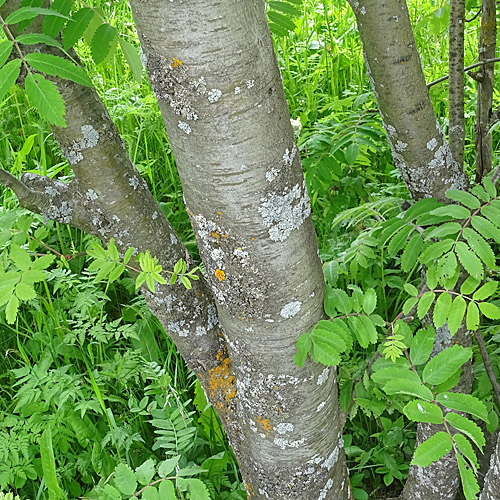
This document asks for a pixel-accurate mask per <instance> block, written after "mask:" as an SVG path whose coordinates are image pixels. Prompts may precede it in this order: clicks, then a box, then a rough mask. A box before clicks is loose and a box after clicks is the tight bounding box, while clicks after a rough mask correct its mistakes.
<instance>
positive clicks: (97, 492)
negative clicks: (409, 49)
mask: <svg viewBox="0 0 500 500" xmlns="http://www.w3.org/2000/svg"><path fill="white" fill-rule="evenodd" d="M408 4H409V7H410V14H411V16H412V21H413V26H414V30H415V36H416V40H417V45H418V49H419V51H420V54H421V57H422V62H423V67H424V71H425V74H426V77H427V81H428V82H431V81H433V80H435V79H437V78H439V77H441V76H443V75H446V74H447V71H448V44H447V29H448V15H449V5H448V3H447V2H446V1H445V0H411V1H409V2H408ZM88 5H90V6H91V7H94V8H97V9H100V11H101V12H102V14H103V16H104V18H105V19H106V20H107V22H109V23H110V24H111V25H113V26H115V27H116V28H117V29H118V30H119V32H120V33H121V34H123V35H125V36H126V37H127V39H128V41H129V42H130V43H132V44H133V45H136V46H138V41H137V38H136V34H135V31H134V25H133V22H132V16H131V12H130V10H129V8H128V6H127V4H126V2H118V1H110V2H105V1H102V0H89V2H88ZM283 5H285V8H283ZM280 7H281V8H280ZM479 7H480V1H478V0H472V1H469V2H468V3H467V10H468V18H470V19H471V20H470V22H468V23H467V28H466V29H467V31H466V45H465V47H466V65H469V64H472V63H474V62H476V61H477V57H478V54H477V47H478V23H479V20H478V18H477V17H476V16H475V15H476V14H477V12H478V9H479ZM268 15H269V19H270V23H271V29H272V32H273V35H274V43H275V49H276V54H277V58H278V63H279V66H280V68H281V72H282V76H283V85H284V88H285V92H286V96H287V100H288V104H289V109H290V115H291V116H292V118H293V123H294V126H295V128H296V133H297V136H298V144H299V147H300V150H301V154H302V161H303V166H304V170H305V176H306V181H307V186H308V189H309V194H310V198H311V203H312V208H313V213H314V222H315V226H316V230H317V233H318V237H319V245H320V250H321V256H322V259H323V262H324V263H325V275H326V276H327V279H328V280H329V283H330V284H332V286H337V287H339V288H342V289H346V288H348V287H351V288H352V287H356V286H360V287H361V288H363V289H367V288H370V287H372V288H374V289H376V290H377V294H378V295H379V297H380V296H382V297H384V301H383V303H382V304H381V307H382V309H383V313H384V316H385V317H393V316H394V315H395V314H397V312H399V310H400V308H401V304H402V301H403V300H404V292H403V289H404V285H405V284H406V283H411V282H413V281H415V280H416V279H418V276H417V273H416V271H415V269H413V271H410V272H409V273H404V272H403V271H402V269H401V266H400V262H399V260H400V259H399V258H396V257H395V256H391V255H382V256H380V254H379V252H378V251H377V249H376V248H375V246H376V240H375V239H374V238H373V237H372V234H371V233H372V230H373V228H374V227H375V226H376V225H377V223H378V222H380V221H381V220H384V219H385V218H388V217H390V216H392V215H394V214H395V213H397V212H398V211H400V210H401V206H402V204H403V203H404V201H405V199H406V198H407V192H406V189H405V187H404V185H403V183H402V181H401V179H400V177H399V174H398V172H397V171H396V169H395V167H394V164H393V162H392V157H391V152H390V149H389V147H388V144H387V141H386V137H385V132H384V130H383V127H382V124H381V121H380V118H379V116H378V112H377V108H376V104H375V100H374V97H373V94H372V91H371V87H370V83H369V80H368V78H367V75H366V71H365V68H364V62H363V56H362V50H361V44H360V41H359V38H358V35H357V31H356V24H355V19H354V15H353V14H352V12H351V10H350V8H349V7H348V5H347V2H345V1H343V0H324V1H323V2H319V1H316V0H303V1H302V0H295V1H292V0H290V1H289V2H269V10H268ZM78 52H79V54H80V56H81V57H82V60H83V63H84V65H86V66H87V68H88V72H89V75H90V77H91V78H92V81H93V84H94V85H95V86H96V88H97V89H98V91H99V94H100V96H101V97H102V99H103V101H104V102H105V104H106V106H107V108H108V110H109V112H110V114H111V117H112V119H113V120H114V122H115V124H116V126H117V128H118V130H119V132H120V134H121V135H122V137H123V138H124V140H125V142H126V145H127V150H128V152H129V154H130V156H131V158H132V160H133V162H134V163H135V165H136V166H137V168H138V169H139V170H140V172H141V174H142V176H143V178H144V179H145V180H146V181H147V183H148V185H149V187H150V189H151V191H152V192H153V194H154V196H155V198H156V199H157V200H158V201H159V202H160V204H161V208H162V210H163V211H164V212H165V214H166V215H167V217H168V218H169V220H170V222H171V223H172V225H173V226H174V228H175V230H176V231H177V232H178V234H179V235H180V236H181V237H182V238H183V240H184V242H185V244H186V245H187V247H188V248H189V250H190V251H191V253H192V254H193V256H196V255H197V249H196V245H195V240H194V235H193V233H192V230H191V227H190V224H189V219H188V217H187V214H186V212H185V209H184V204H183V200H182V190H181V186H180V182H179V178H178V174H177V171H176V168H175V161H174V158H173V156H172V153H171V150H170V147H169V144H168V138H167V136H166V134H165V132H164V126H163V121H162V118H161V115H160V112H159V109H158V107H157V103H156V100H155V98H154V96H153V95H152V92H151V89H150V87H149V84H148V82H147V79H146V78H145V77H143V79H142V81H141V82H140V83H137V82H136V81H135V80H134V78H133V75H132V74H131V72H130V69H129V67H128V65H127V64H126V62H125V60H124V57H123V54H122V53H121V52H120V51H119V50H117V51H116V52H115V53H114V54H113V55H112V57H109V58H108V59H107V60H106V61H105V62H103V63H101V64H100V65H98V66H97V67H95V65H94V63H93V61H92V58H91V55H90V53H89V49H88V47H87V46H86V45H85V44H83V43H81V44H80V45H79V47H78ZM430 93H431V98H432V101H433V104H434V107H435V110H436V112H437V114H438V116H439V117H440V121H441V124H442V126H443V128H444V130H445V133H446V131H447V117H446V114H447V99H448V92H447V85H446V83H441V84H439V85H435V86H433V87H432V88H431V90H430ZM465 95H466V110H465V112H466V125H467V131H466V141H467V142H466V151H465V164H466V168H467V170H468V172H469V173H470V174H471V176H473V173H474V161H475V156H474V152H473V145H474V139H473V136H474V134H473V130H474V120H475V97H476V83H475V81H474V80H473V79H471V78H468V79H467V80H466V89H465ZM498 101H499V96H498V93H496V94H495V97H494V102H495V103H496V104H497V105H498ZM494 107H495V106H494ZM493 142H494V152H496V150H497V148H498V133H497V132H496V131H494V132H493ZM494 157H495V154H494ZM494 161H495V166H496V164H497V163H498V161H497V160H496V158H495V160H494ZM0 166H1V167H2V168H4V169H7V170H10V172H12V173H13V174H15V175H16V174H18V173H20V172H21V171H22V172H33V173H38V174H42V175H49V176H51V177H57V178H58V179H60V180H64V179H65V177H66V178H67V176H70V175H71V171H70V169H69V167H68V165H67V163H66V160H65V159H64V158H63V156H62V154H61V152H60V151H59V150H58V148H57V145H56V143H55V141H54V139H53V137H52V135H51V132H50V128H49V127H48V126H47V125H46V124H44V123H42V122H40V120H39V118H38V117H37V115H36V112H35V111H34V109H33V108H32V107H30V104H29V102H28V100H27V99H26V97H25V94H24V91H23V90H21V89H20V88H18V87H15V88H13V90H12V91H11V93H10V94H9V95H8V97H7V98H6V99H5V100H4V102H3V103H1V104H0ZM0 195H1V196H2V207H1V209H0V245H3V243H4V242H5V241H6V240H7V239H10V238H11V236H12V232H14V233H16V234H17V235H18V240H17V242H18V244H24V243H26V242H27V241H28V240H29V244H30V248H31V249H33V251H35V252H36V253H38V254H42V253H48V254H53V255H55V256H57V257H58V258H57V260H56V262H55V263H54V264H53V265H52V266H51V267H50V268H49V269H48V275H47V278H46V279H45V280H43V281H41V282H40V283H38V284H37V296H36V297H34V298H32V299H30V300H29V301H28V302H26V303H25V304H24V305H22V306H21V309H20V311H19V314H18V315H17V318H16V321H15V323H14V324H9V323H8V322H7V321H6V320H5V306H4V307H1V308H0V351H1V353H2V356H0V491H2V490H3V491H5V492H7V491H12V492H13V493H15V494H17V495H19V497H20V498H21V499H36V500H39V499H46V498H50V500H52V498H51V497H52V493H51V491H54V490H53V488H51V489H50V490H49V489H48V488H47V484H48V483H50V482H51V481H56V484H57V487H58V488H59V491H60V495H61V497H67V498H77V497H92V498H97V497H99V498H117V497H116V495H115V493H114V492H113V491H112V490H111V489H110V488H108V489H106V485H107V484H108V483H109V478H110V475H111V474H112V473H114V474H115V475H117V474H118V475H120V474H121V475H122V476H123V477H126V478H127V480H128V481H129V483H128V484H129V485H130V492H128V491H123V490H122V491H121V493H123V495H126V496H127V497H129V496H131V495H132V494H133V493H135V494H136V496H141V495H142V497H143V498H146V499H151V498H155V496H154V495H155V493H154V492H153V491H152V489H151V490H148V489H147V488H146V490H144V491H142V490H143V489H144V487H145V486H147V484H149V483H150V482H151V481H152V480H154V470H153V465H154V464H156V463H157V462H158V461H161V460H163V461H165V459H170V460H171V462H169V463H168V465H165V471H166V470H167V469H168V467H170V466H172V467H171V470H173V469H174V467H175V466H176V465H177V466H179V467H181V469H182V470H184V471H185V472H184V474H185V477H186V478H188V479H187V480H186V481H188V480H193V481H192V482H191V483H188V482H186V484H185V486H184V487H182V484H181V485H180V486H178V489H177V491H176V494H177V495H178V497H179V498H192V499H197V498H208V497H207V496H203V495H210V498H213V499H232V500H234V499H239V498H241V499H243V498H246V493H245V490H244V488H243V487H242V485H241V483H240V479H239V475H238V468H237V463H236V461H235V459H234V457H233V455H232V451H231V448H230V446H229V445H228V443H227V440H226V438H225V436H224V433H223V431H222V428H221V426H220V424H219V422H218V419H217V417H216V414H215V412H214V411H213V409H212V408H211V407H210V406H208V405H207V402H206V399H205V396H204V394H203V391H202V390H201V389H200V386H199V384H198V383H197V381H196V378H195V377H194V375H193V374H192V373H190V372H189V371H188V370H187V369H186V367H185V365H184V362H183V360H182V358H181V357H180V356H179V355H178V354H177V352H176V350H175V347H174V345H173V344H172V342H171V341H170V339H169V338H168V336H167V335H166V333H165V332H164V330H163V329H162V327H161V326H160V325H159V323H158V321H157V320H156V319H155V318H154V316H153V315H152V314H151V313H150V312H149V309H148V308H147V307H146V305H145V303H144V301H143V299H142V298H141V297H140V296H138V295H136V294H135V284H134V282H133V280H132V279H131V278H128V277H122V278H120V279H119V280H117V281H114V282H110V281H109V280H108V281H102V282H96V280H95V279H94V278H95V273H94V274H92V273H89V272H88V271H86V268H87V267H88V262H87V259H88V256H87V254H86V251H87V250H88V248H89V247H90V246H91V243H92V238H91V237H89V236H86V235H85V234H83V233H81V232H80V231H78V230H75V229H73V228H70V227H69V226H64V225H61V224H58V223H53V222H49V223H48V224H47V225H45V224H44V221H43V220H42V218H41V217H39V216H36V215H33V214H31V213H28V212H27V211H25V210H23V209H20V208H19V207H18V204H17V200H16V198H15V197H14V196H13V195H12V193H11V191H9V190H6V189H2V188H0ZM27 235H28V236H27ZM42 240H43V245H41V244H39V243H38V242H40V241H42ZM4 257H5V256H4V255H3V254H1V253H0V267H1V266H2V265H3V263H2V260H4V261H5V259H4ZM497 303H498V300H497ZM394 312H395V314H394ZM485 328H487V329H489V330H490V333H491V335H490V336H488V341H489V342H490V345H489V347H491V349H490V352H491V353H492V357H493V365H494V366H495V367H498V366H499V363H498V361H499V359H498V352H500V350H499V349H498V342H499V341H500V331H499V328H498V326H495V325H492V326H487V327H485ZM374 350H375V347H369V348H368V349H361V348H359V347H358V348H357V350H356V351H355V352H354V354H353V355H352V356H351V358H350V359H349V360H346V361H344V362H343V363H342V365H341V367H340V385H341V401H342V406H343V408H344V410H345V411H346V412H347V413H348V420H347V425H346V428H345V435H344V441H345V444H346V453H347V456H348V461H349V467H350V472H351V482H352V486H353V493H354V496H355V498H356V499H357V500H365V499H368V498H371V499H375V498H387V497H390V496H396V495H397V493H398V491H400V489H401V486H402V484H404V479H405V477H406V474H407V471H408V464H409V461H410V460H411V455H412V452H413V448H414V442H415V424H413V423H411V422H408V420H407V419H406V418H404V417H403V416H402V414H401V413H399V412H398V411H397V410H396V409H394V408H387V407H386V404H385V403H384V402H382V401H381V400H378V399H377V397H375V398H374V397H373V395H372V389H373V388H372V387H371V386H370V380H369V378H368V376H367V372H366V369H367V365H368V363H369V360H370V359H371V356H372V354H373V352H374ZM475 374H476V379H475V386H474V395H476V396H477V397H479V398H481V399H482V400H485V401H487V402H488V401H491V395H490V392H491V387H490V383H489V380H488V377H487V376H486V374H485V373H484V369H483V368H482V367H481V366H477V367H476V371H475ZM498 375H499V374H498V373H497V376H498ZM491 407H492V403H491V404H490V406H489V408H490V409H491ZM493 414H494V413H492V415H493ZM373 416H374V417H376V418H373ZM492 418H493V417H492ZM491 426H492V428H493V427H495V426H496V425H495V422H493V423H492V424H491ZM47 427H50V428H51V429H52V436H51V443H46V444H47V446H46V447H45V449H44V446H43V443H41V436H42V434H43V431H44V430H45V429H46V428H47ZM42 455H43V456H42ZM47 461H48V462H50V464H51V467H47V466H46V465H45V466H44V465H43V464H42V462H44V463H45V464H46V463H47ZM119 464H122V466H121V468H117V466H119ZM123 464H126V466H125V465H123ZM119 467H120V466H119ZM129 470H136V474H135V476H134V477H135V478H134V479H131V478H130V477H128V476H127V474H128V471H129ZM137 471H139V472H137ZM169 472H171V471H169ZM165 473H166V474H168V473H167V472H165ZM124 481H125V480H124ZM134 481H135V483H134ZM194 481H200V482H202V484H200V482H194ZM124 484H125V483H124ZM96 485H100V489H96ZM133 486H134V487H133ZM115 491H116V490H115ZM155 491H156V490H155ZM138 492H140V493H138ZM114 495H115V496H114ZM196 495H198V496H196ZM0 498H2V497H1V496H0ZM118 498H121V496H119V497H118Z"/></svg>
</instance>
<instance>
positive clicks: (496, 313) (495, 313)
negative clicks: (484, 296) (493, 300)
mask: <svg viewBox="0 0 500 500" xmlns="http://www.w3.org/2000/svg"><path fill="white" fill-rule="evenodd" d="M477 305H478V306H479V309H480V311H481V312H482V313H483V314H484V315H485V316H486V317H487V318H489V319H500V309H499V308H498V307H497V306H495V305H494V304H490V303H489V302H478V304H477Z"/></svg>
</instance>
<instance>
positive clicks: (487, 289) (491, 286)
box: [469, 281, 498, 300]
mask: <svg viewBox="0 0 500 500" xmlns="http://www.w3.org/2000/svg"><path fill="white" fill-rule="evenodd" d="M497 288H498V282H496V281H488V282H487V283H485V284H484V285H483V286H482V287H481V288H479V289H478V290H476V291H475V292H474V295H473V296H472V298H473V299H474V300H486V299H487V298H489V297H491V296H492V295H493V294H494V293H495V292H496V291H497ZM469 293H470V292H469Z"/></svg>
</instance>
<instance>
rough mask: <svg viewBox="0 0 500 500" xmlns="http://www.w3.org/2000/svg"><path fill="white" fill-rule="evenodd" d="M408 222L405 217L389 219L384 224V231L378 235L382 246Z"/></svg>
mask: <svg viewBox="0 0 500 500" xmlns="http://www.w3.org/2000/svg"><path fill="white" fill-rule="evenodd" d="M407 224H408V223H407V222H406V221H405V220H404V219H389V220H388V221H386V222H385V223H384V224H382V231H381V232H380V234H379V235H378V242H379V245H380V246H383V245H385V243H386V242H387V240H388V239H389V238H392V236H393V235H394V234H396V233H397V232H398V231H399V230H400V229H401V228H402V227H403V226H406V225H407Z"/></svg>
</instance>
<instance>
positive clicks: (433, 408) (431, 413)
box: [403, 400, 443, 424]
mask: <svg viewBox="0 0 500 500" xmlns="http://www.w3.org/2000/svg"><path fill="white" fill-rule="evenodd" d="M403 413H404V414H405V415H406V416H407V417H408V418H409V419H410V420H413V422H426V423H429V424H442V423H443V412H442V411H441V408H439V406H437V405H435V404H434V403H429V402H428V401H421V400H414V401H410V402H409V403H408V404H407V405H406V406H405V407H404V408H403Z"/></svg>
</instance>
